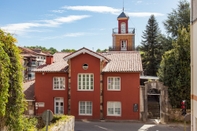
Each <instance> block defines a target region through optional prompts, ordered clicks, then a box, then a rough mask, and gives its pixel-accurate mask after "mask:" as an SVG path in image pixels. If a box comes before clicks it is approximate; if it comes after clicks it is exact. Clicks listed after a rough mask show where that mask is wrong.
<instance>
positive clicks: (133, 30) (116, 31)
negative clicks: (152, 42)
mask: <svg viewBox="0 0 197 131" xmlns="http://www.w3.org/2000/svg"><path fill="white" fill-rule="evenodd" d="M112 34H135V28H128V32H126V33H119V32H118V28H113V29H112Z"/></svg>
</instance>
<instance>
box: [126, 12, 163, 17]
mask: <svg viewBox="0 0 197 131" xmlns="http://www.w3.org/2000/svg"><path fill="white" fill-rule="evenodd" d="M127 14H128V15H129V16H132V17H150V16H151V15H154V16H164V14H161V13H156V12H135V13H131V12H130V13H127Z"/></svg>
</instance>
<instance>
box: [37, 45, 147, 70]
mask: <svg viewBox="0 0 197 131" xmlns="http://www.w3.org/2000/svg"><path fill="white" fill-rule="evenodd" d="M81 53H88V54H90V55H93V56H95V57H97V58H99V59H102V60H104V61H106V62H107V65H106V66H105V67H104V68H103V72H142V71H143V68H142V61H141V56H140V53H139V52H137V51H112V52H108V53H101V54H100V53H96V52H94V51H91V50H89V49H86V48H81V49H80V50H78V51H76V52H73V53H55V54H54V55H53V57H54V62H53V63H52V64H50V65H43V66H40V67H39V68H37V69H35V70H34V71H35V72H62V71H64V72H65V71H67V70H68V67H69V65H68V63H67V60H68V59H71V58H73V57H75V56H77V55H79V54H81Z"/></svg>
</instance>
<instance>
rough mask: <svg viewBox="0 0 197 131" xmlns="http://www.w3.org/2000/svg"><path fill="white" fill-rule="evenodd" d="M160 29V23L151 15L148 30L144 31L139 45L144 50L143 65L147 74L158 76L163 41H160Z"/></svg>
mask: <svg viewBox="0 0 197 131" xmlns="http://www.w3.org/2000/svg"><path fill="white" fill-rule="evenodd" d="M159 35H160V29H159V27H158V23H157V21H156V19H155V17H154V15H151V16H150V18H149V20H148V24H147V25H146V30H145V31H144V32H143V36H142V38H143V40H142V42H141V46H140V47H138V49H139V50H140V51H142V52H143V53H142V55H141V56H142V65H143V68H144V74H145V75H151V76H156V73H157V70H158V67H159V64H160V61H161V49H162V46H161V43H160V42H159V39H158V38H159Z"/></svg>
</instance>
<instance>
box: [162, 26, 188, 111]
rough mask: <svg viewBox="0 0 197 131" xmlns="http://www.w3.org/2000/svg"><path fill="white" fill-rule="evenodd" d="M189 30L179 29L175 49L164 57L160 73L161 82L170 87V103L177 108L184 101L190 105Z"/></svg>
mask: <svg viewBox="0 0 197 131" xmlns="http://www.w3.org/2000/svg"><path fill="white" fill-rule="evenodd" d="M187 29H189V28H187ZM187 29H185V28H183V29H181V28H180V29H179V31H178V37H177V40H176V41H174V42H173V44H172V46H173V49H172V50H170V51H167V52H166V53H165V54H164V55H163V58H162V61H161V67H160V69H159V72H158V76H159V78H160V80H161V81H162V82H164V85H166V86H168V87H169V88H168V93H169V99H170V103H171V105H172V106H173V107H176V108H177V107H180V101H181V100H183V99H184V100H187V101H188V103H190V51H189V50H190V33H189V31H188V30H187ZM189 105H190V104H189Z"/></svg>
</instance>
